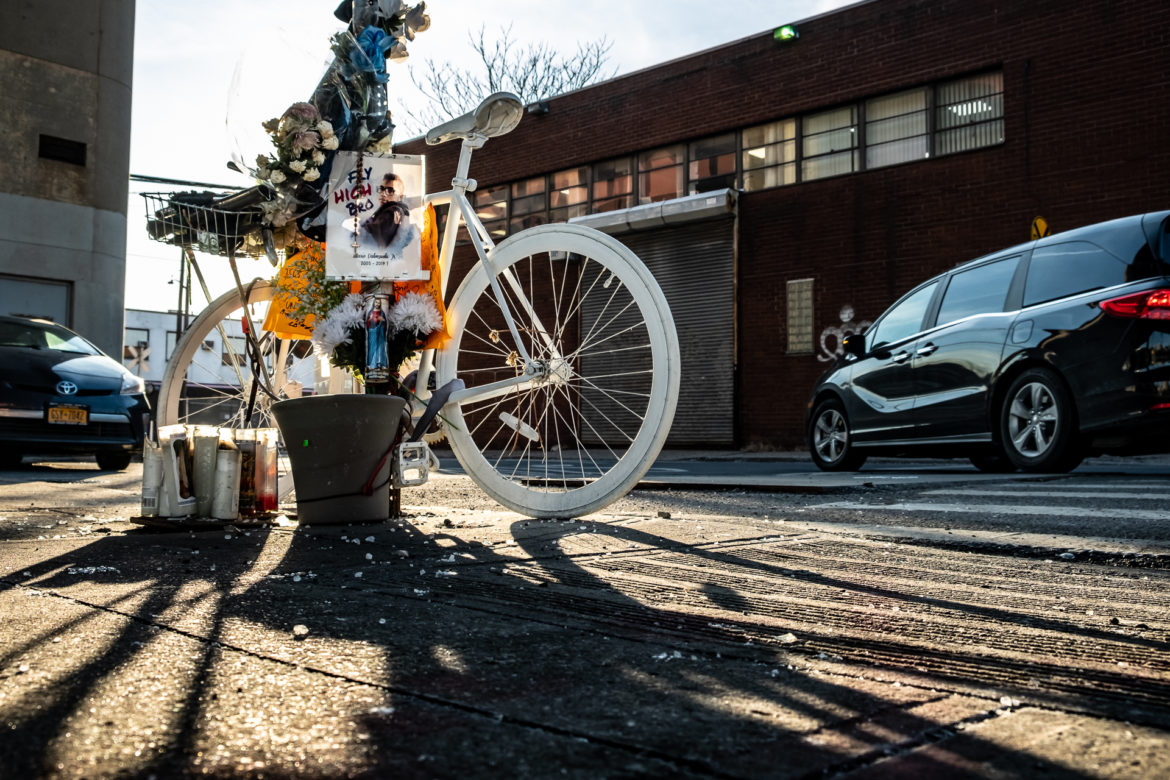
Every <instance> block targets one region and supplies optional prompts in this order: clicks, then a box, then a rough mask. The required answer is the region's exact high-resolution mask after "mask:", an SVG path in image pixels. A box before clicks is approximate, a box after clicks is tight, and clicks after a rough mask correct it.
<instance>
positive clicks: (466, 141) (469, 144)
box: [451, 133, 487, 195]
mask: <svg viewBox="0 0 1170 780" xmlns="http://www.w3.org/2000/svg"><path fill="white" fill-rule="evenodd" d="M485 143H487V136H483V135H480V134H479V133H474V134H472V135H468V136H465V137H464V138H463V143H462V144H461V145H460V147H459V163H458V165H457V166H456V167H455V178H453V179H451V189H453V190H458V191H459V192H460V193H462V194H464V195H466V194H467V193H469V192H475V188H476V186H477V184H478V183H477V182H476V180H475V179H469V178H467V174H468V173H470V172H471V153H472V152H474V151H475V150H476V149H480V148H482V147H483V145H484V144H485Z"/></svg>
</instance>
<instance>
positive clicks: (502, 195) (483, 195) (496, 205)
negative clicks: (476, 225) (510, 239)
mask: <svg viewBox="0 0 1170 780" xmlns="http://www.w3.org/2000/svg"><path fill="white" fill-rule="evenodd" d="M474 205H475V213H476V214H477V215H478V216H479V218H480V220H481V221H482V222H483V226H484V227H485V228H487V232H488V234H489V235H491V236H492V238H499V237H501V236H503V235H504V232H505V230H506V226H507V219H508V186H507V185H506V184H505V185H502V186H499V187H489V188H487V189H482V190H476V191H475V204H474Z"/></svg>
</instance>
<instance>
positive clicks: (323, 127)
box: [317, 119, 333, 138]
mask: <svg viewBox="0 0 1170 780" xmlns="http://www.w3.org/2000/svg"><path fill="white" fill-rule="evenodd" d="M317 132H318V133H320V134H321V137H322V138H332V137H333V125H331V124H329V122H327V121H325V120H324V119H322V120H321V121H320V122H318V123H317Z"/></svg>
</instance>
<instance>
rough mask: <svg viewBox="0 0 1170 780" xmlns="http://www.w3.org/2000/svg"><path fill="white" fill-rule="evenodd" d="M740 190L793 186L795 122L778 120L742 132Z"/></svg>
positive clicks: (794, 177)
mask: <svg viewBox="0 0 1170 780" xmlns="http://www.w3.org/2000/svg"><path fill="white" fill-rule="evenodd" d="M740 159H741V161H742V163H743V188H744V189H745V190H749V191H750V190H762V189H765V188H766V187H780V186H782V185H785V184H795V183H796V120H795V119H781V120H780V121H779V122H769V123H768V124H766V125H760V126H758V127H751V128H748V129H747V130H744V131H743V154H742V155H740Z"/></svg>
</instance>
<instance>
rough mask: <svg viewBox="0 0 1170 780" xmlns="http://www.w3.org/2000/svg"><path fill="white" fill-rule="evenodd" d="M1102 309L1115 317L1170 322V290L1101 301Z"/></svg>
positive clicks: (1148, 291) (1147, 291)
mask: <svg viewBox="0 0 1170 780" xmlns="http://www.w3.org/2000/svg"><path fill="white" fill-rule="evenodd" d="M1101 308H1102V309H1104V310H1105V313H1106V314H1112V315H1113V316H1114V317H1130V318H1134V319H1143V320H1170V290H1146V291H1145V292H1140V293H1134V294H1133V295H1126V296H1123V297H1121V298H1111V299H1110V300H1108V301H1101Z"/></svg>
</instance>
